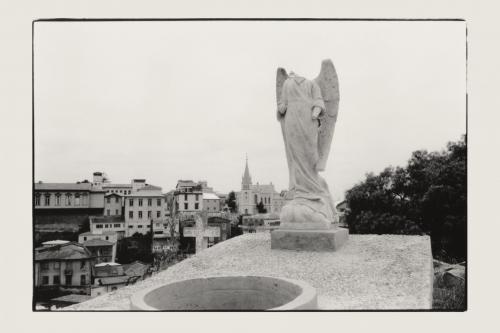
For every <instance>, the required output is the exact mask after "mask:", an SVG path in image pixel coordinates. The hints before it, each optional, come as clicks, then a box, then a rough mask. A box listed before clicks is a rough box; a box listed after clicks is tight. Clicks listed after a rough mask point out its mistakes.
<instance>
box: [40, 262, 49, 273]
mask: <svg viewBox="0 0 500 333" xmlns="http://www.w3.org/2000/svg"><path fill="white" fill-rule="evenodd" d="M40 268H41V270H42V271H48V270H49V263H48V262H42V263H41V264H40Z"/></svg>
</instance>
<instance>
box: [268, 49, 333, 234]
mask: <svg viewBox="0 0 500 333" xmlns="http://www.w3.org/2000/svg"><path fill="white" fill-rule="evenodd" d="M276 97H277V102H278V111H277V116H278V120H279V121H280V123H281V129H282V132H283V140H284V142H285V150H286V159H287V163H288V172H289V192H288V193H289V199H291V201H289V202H288V203H287V204H286V205H285V206H284V207H283V209H282V211H281V215H280V220H281V228H283V229H308V230H310V229H315V230H316V229H330V228H332V227H333V225H332V223H336V222H337V221H338V214H337V211H336V209H335V206H334V204H333V201H332V197H331V195H330V191H329V189H328V185H327V184H326V181H325V180H324V179H323V178H322V177H321V176H320V175H319V171H324V170H325V166H326V161H327V159H328V154H329V151H330V145H331V142H332V138H333V130H334V127H335V122H336V120H337V113H338V105H339V88H338V79H337V73H336V72H335V67H334V66H333V63H332V61H331V60H329V59H327V60H323V62H322V64H321V72H320V73H319V76H318V77H317V78H316V79H314V80H308V79H306V78H303V77H301V76H299V75H297V74H295V73H293V72H290V74H289V75H288V74H287V73H286V71H285V70H284V69H283V68H278V71H277V76H276Z"/></svg>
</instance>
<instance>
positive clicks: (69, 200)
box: [66, 193, 71, 206]
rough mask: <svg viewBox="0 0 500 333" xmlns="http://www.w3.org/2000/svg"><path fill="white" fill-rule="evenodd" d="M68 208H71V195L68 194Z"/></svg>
mask: <svg viewBox="0 0 500 333" xmlns="http://www.w3.org/2000/svg"><path fill="white" fill-rule="evenodd" d="M66 206H71V194H69V193H67V194H66Z"/></svg>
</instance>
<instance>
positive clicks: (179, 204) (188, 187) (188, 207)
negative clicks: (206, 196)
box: [174, 180, 203, 213]
mask: <svg viewBox="0 0 500 333" xmlns="http://www.w3.org/2000/svg"><path fill="white" fill-rule="evenodd" d="M174 196H175V205H176V209H177V211H178V212H179V213H188V212H189V213H192V212H199V211H201V210H202V209H203V191H202V186H201V185H200V184H198V183H195V182H193V181H192V180H179V181H178V182H177V186H176V187H175V192H174Z"/></svg>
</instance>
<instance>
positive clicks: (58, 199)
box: [56, 193, 61, 206]
mask: <svg viewBox="0 0 500 333" xmlns="http://www.w3.org/2000/svg"><path fill="white" fill-rule="evenodd" d="M56 206H61V195H60V194H59V193H57V194H56Z"/></svg>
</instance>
